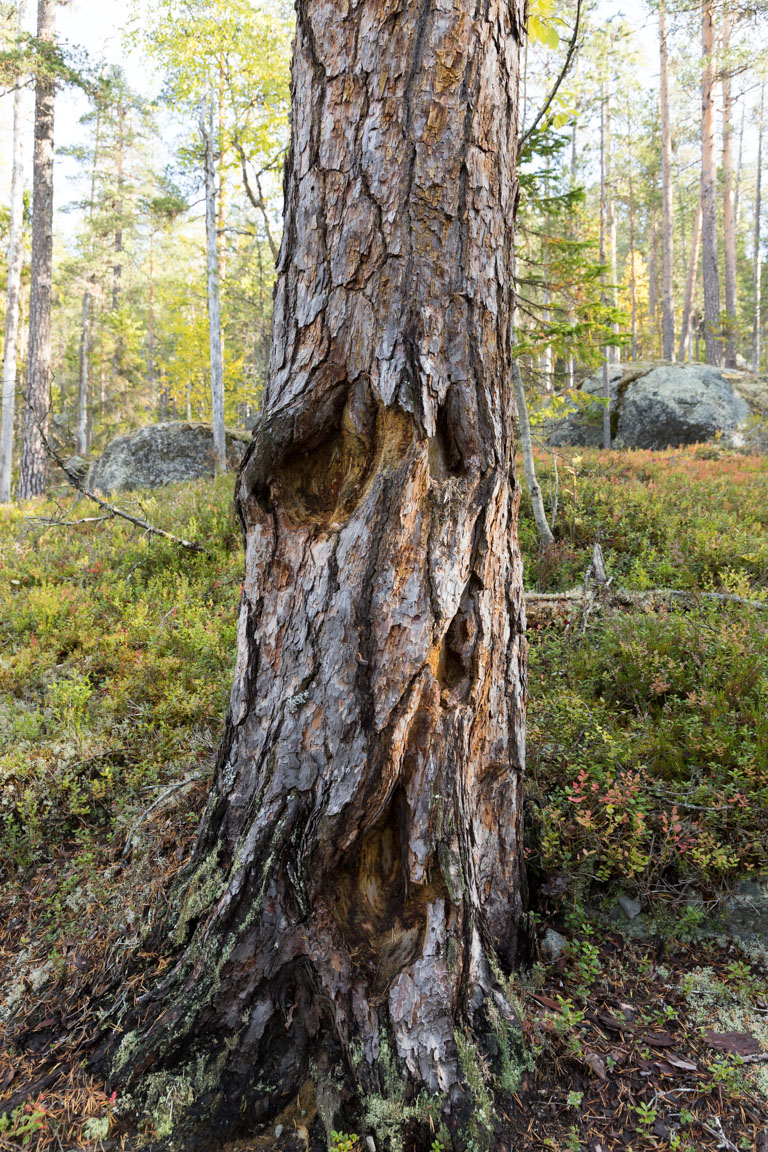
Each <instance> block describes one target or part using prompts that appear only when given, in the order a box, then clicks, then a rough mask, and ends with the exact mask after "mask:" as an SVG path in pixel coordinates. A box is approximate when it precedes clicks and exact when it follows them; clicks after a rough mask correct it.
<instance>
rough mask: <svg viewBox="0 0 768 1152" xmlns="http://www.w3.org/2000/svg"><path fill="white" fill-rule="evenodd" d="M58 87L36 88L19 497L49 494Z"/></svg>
mask: <svg viewBox="0 0 768 1152" xmlns="http://www.w3.org/2000/svg"><path fill="white" fill-rule="evenodd" d="M56 4H57V0H38V6H37V38H38V40H39V41H40V43H41V45H42V46H45V45H47V44H52V43H53V40H54V35H55V28H56ZM55 96H56V83H55V79H54V76H53V72H52V69H51V68H49V67H48V68H43V69H42V70H41V71H40V72H39V73H38V77H37V82H36V84H35V156H34V168H33V175H32V258H31V276H30V289H29V359H28V362H27V381H26V389H25V393H24V417H23V423H22V445H21V461H20V463H19V499H20V500H26V499H28V498H29V497H30V496H40V495H42V494H43V492H45V483H46V473H47V464H48V460H47V456H46V451H45V445H44V443H43V436H44V435H45V433H46V432H47V429H48V416H49V409H50V404H51V282H52V276H53V116H54V101H55Z"/></svg>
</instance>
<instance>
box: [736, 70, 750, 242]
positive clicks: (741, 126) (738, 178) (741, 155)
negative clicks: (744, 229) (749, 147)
mask: <svg viewBox="0 0 768 1152" xmlns="http://www.w3.org/2000/svg"><path fill="white" fill-rule="evenodd" d="M739 98H740V100H741V122H740V123H739V160H738V163H737V165H736V183H735V186H734V189H733V218H734V220H735V221H736V235H738V233H739V220H740V219H741V177H742V173H743V171H744V116H745V111H746V105H747V102H746V100H745V99H744V92H743V91H742V92H741V94H740V97H739Z"/></svg>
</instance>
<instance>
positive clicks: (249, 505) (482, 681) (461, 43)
mask: <svg viewBox="0 0 768 1152" xmlns="http://www.w3.org/2000/svg"><path fill="white" fill-rule="evenodd" d="M521 36H522V5H521V4H520V3H518V2H517V0H514V2H513V3H512V4H500V3H498V2H496V0H477V2H476V3H474V4H470V7H469V8H466V7H465V6H463V5H461V4H459V3H458V2H457V0H439V2H438V0H420V2H416V3H405V4H403V3H400V2H398V3H392V2H391V0H386V2H382V0H360V3H358V4H356V5H346V4H344V3H330V2H329V0H299V3H298V8H297V32H296V45H295V56H294V64H293V121H292V139H291V151H290V156H289V159H288V164H287V174H286V208H285V228H284V236H283V243H282V248H281V254H280V260H279V265H278V282H277V291H276V297H275V314H274V329H273V342H272V357H271V365H270V373H269V381H268V386H267V388H266V391H265V401H264V413H263V417H262V421H261V424H260V427H259V428H258V429H257V430H256V433H255V436H254V440H253V442H252V444H251V446H250V448H249V451H248V453H247V454H246V457H245V459H244V462H243V465H242V468H241V471H240V474H239V477H238V482H237V491H236V501H237V507H238V511H239V514H240V518H241V521H242V525H243V531H244V536H245V551H246V554H245V581H244V588H243V598H242V604H241V610H240V621H239V632H238V655H237V665H236V670H235V677H234V684H233V689H232V697H231V709H230V717H229V720H228V724H227V730H226V734H225V737H224V740H223V742H222V746H221V749H220V753H219V759H218V766H217V770H216V778H215V781H214V784H213V787H212V790H211V795H210V798H209V803H208V808H207V811H206V814H205V817H204V820H203V824H202V827H201V830H200V834H199V837H198V843H197V847H196V850H195V856H194V859H193V862H192V865H191V869H190V871H189V874H188V879H187V884H188V885H191V888H190V891H188V892H187V894H186V896H185V895H184V893H183V892H182V893H181V894H180V895H179V896H178V897H177V898H176V900H175V902H172V906H174V907H175V908H176V909H177V914H178V909H179V908H181V909H183V911H182V920H183V932H181V933H180V932H179V929H178V926H177V925H176V924H175V923H174V922H173V917H172V916H171V917H167V918H166V921H165V922H161V926H160V927H159V928H158V930H157V935H156V939H157V940H159V939H160V937H161V935H163V934H164V935H165V938H166V939H167V940H170V943H169V945H168V946H169V947H175V948H176V949H177V950H178V949H179V948H180V946H181V942H182V938H183V939H184V941H185V943H184V946H183V948H181V950H180V951H178V955H177V958H176V962H175V966H173V967H172V968H171V969H170V975H169V976H167V977H166V979H165V981H164V982H163V983H162V984H161V985H159V986H158V989H157V992H156V994H155V997H154V999H153V998H152V996H151V995H150V996H149V997H146V998H145V999H144V1001H143V1002H142V1004H141V1006H140V1013H139V1016H138V1018H137V1019H136V1020H135V1021H133V1025H134V1026H135V1027H136V1029H137V1035H139V1036H140V1037H141V1046H140V1049H139V1050H138V1051H136V1052H135V1053H133V1054H132V1056H131V1059H130V1060H129V1061H128V1062H127V1064H124V1065H123V1067H122V1070H121V1072H120V1080H121V1081H124V1082H127V1084H128V1086H129V1089H130V1091H131V1092H133V1093H134V1097H135V1099H136V1100H138V1101H140V1100H141V1093H142V1084H143V1083H145V1082H146V1078H147V1077H156V1076H157V1075H159V1074H161V1070H163V1071H164V1072H165V1074H167V1075H173V1074H174V1070H175V1069H177V1068H182V1067H186V1066H192V1065H193V1064H194V1065H195V1066H197V1065H196V1064H195V1062H196V1061H198V1060H202V1061H203V1062H205V1061H207V1062H208V1066H209V1067H216V1068H217V1069H218V1068H219V1065H218V1060H219V1058H220V1054H221V1053H222V1052H225V1053H226V1055H225V1058H224V1062H223V1065H222V1066H221V1068H220V1070H219V1071H217V1075H218V1081H217V1083H216V1084H215V1085H213V1086H210V1085H209V1086H206V1087H204V1088H202V1089H200V1090H199V1091H198V1092H197V1094H196V1095H194V1099H193V1100H190V1101H188V1102H187V1105H186V1111H182V1113H180V1114H179V1115H178V1117H177V1125H178V1131H180V1132H181V1133H182V1134H183V1141H184V1147H185V1148H190V1149H192V1148H196V1147H200V1146H205V1147H206V1148H211V1147H213V1146H215V1141H216V1139H218V1138H219V1137H221V1138H223V1137H224V1136H225V1135H228V1134H230V1133H231V1132H232V1131H234V1130H235V1129H236V1128H237V1127H238V1125H240V1126H247V1125H248V1124H252V1123H254V1122H258V1121H262V1120H266V1119H268V1118H270V1117H272V1116H274V1115H276V1114H277V1113H279V1112H280V1111H281V1110H282V1109H283V1108H284V1106H285V1102H286V1100H287V1099H288V1098H289V1097H290V1095H291V1094H294V1095H295V1093H296V1092H297V1091H299V1090H302V1089H303V1086H305V1085H306V1083H307V1080H308V1078H310V1077H313V1078H314V1080H315V1084H316V1088H315V1091H316V1096H317V1098H318V1100H320V1098H321V1097H322V1104H323V1107H322V1109H321V1111H325V1112H327V1113H328V1114H329V1115H331V1114H335V1113H338V1115H339V1116H340V1117H343V1116H344V1115H351V1114H356V1115H357V1117H358V1119H360V1120H364V1115H365V1101H366V1100H368V1102H369V1110H370V1107H371V1104H370V1102H371V1101H374V1100H376V1099H377V1098H378V1099H383V1100H385V1099H386V1096H385V1094H384V1084H383V1073H382V1060H381V1058H382V1054H383V1053H389V1054H391V1061H392V1062H393V1065H394V1066H395V1067H396V1068H397V1071H398V1075H399V1077H400V1080H401V1083H402V1086H403V1100H402V1104H403V1108H404V1109H405V1110H406V1114H407V1115H411V1114H412V1113H413V1111H414V1109H415V1108H416V1101H417V1100H419V1099H422V1100H432V1101H434V1102H436V1106H437V1107H438V1108H439V1109H440V1110H441V1111H442V1114H443V1115H444V1117H445V1120H446V1123H447V1124H448V1126H449V1127H451V1128H452V1130H453V1131H454V1132H455V1133H458V1132H459V1131H460V1129H461V1126H462V1124H463V1122H464V1120H466V1118H467V1116H468V1115H469V1113H470V1112H471V1111H472V1108H473V1101H472V1094H471V1091H470V1086H469V1085H468V1083H467V1076H466V1074H465V1072H464V1071H463V1070H462V1066H461V1061H460V1059H459V1046H458V1045H457V1041H456V1036H457V1035H461V1036H462V1037H466V1038H471V1042H477V1043H480V1044H481V1045H482V1043H483V1042H484V1041H483V1037H485V1036H486V1035H487V1034H488V1033H489V1029H490V1028H491V1023H492V1020H496V1021H498V1019H499V1018H503V1019H504V1020H509V1021H510V1022H511V1020H512V1018H513V1013H512V1012H511V1009H510V1006H509V1004H508V1002H507V999H506V997H505V994H504V990H503V987H502V985H501V983H500V981H499V979H498V978H497V977H496V976H495V975H494V972H495V971H497V968H496V965H497V964H500V965H501V967H502V968H506V969H508V968H509V966H510V965H511V964H512V963H513V961H514V957H515V946H516V933H517V924H518V920H519V917H520V914H521V909H522V904H523V885H524V876H523V866H522V856H521V851H522V849H521V842H520V824H521V820H520V817H521V812H520V796H521V776H522V772H523V764H524V691H525V659H524V643H525V642H524V619H523V601H522V578H521V564H520V556H519V551H518V547H517V507H518V500H519V492H518V487H517V482H516V479H515V474H514V457H513V427H512V409H513V403H512V380H511V354H512V348H511V343H510V321H511V317H512V309H513V282H512V267H513V263H512V221H513V218H514V212H515V204H516V198H517V185H516V180H515V173H514V157H515V151H516V147H515V145H516V139H515V137H516V120H517V86H518V76H517V66H518V53H519V45H520V39H521ZM201 893H204V894H206V899H202V900H201ZM491 1030H492V1029H491ZM462 1042H464V1041H462ZM466 1043H470V1039H468V1040H466ZM388 1059H389V1057H388ZM465 1063H466V1060H465ZM467 1067H468V1065H467ZM116 1086H117V1083H116ZM120 1086H121V1087H122V1083H121V1085H120ZM355 1110H357V1111H356V1112H355ZM201 1118H204V1119H205V1124H204V1125H201V1123H200V1121H201ZM174 1139H178V1140H181V1139H182V1137H181V1136H179V1137H176V1136H174V1137H171V1138H170V1142H173V1140H174ZM461 1142H462V1141H461V1138H460V1137H459V1136H457V1144H458V1146H461Z"/></svg>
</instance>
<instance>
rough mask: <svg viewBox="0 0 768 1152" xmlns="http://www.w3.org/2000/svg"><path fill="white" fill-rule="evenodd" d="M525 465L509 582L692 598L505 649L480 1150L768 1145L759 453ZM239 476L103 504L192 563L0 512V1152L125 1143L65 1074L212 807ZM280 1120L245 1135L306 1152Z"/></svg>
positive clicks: (119, 994) (767, 657) (68, 514)
mask: <svg viewBox="0 0 768 1152" xmlns="http://www.w3.org/2000/svg"><path fill="white" fill-rule="evenodd" d="M539 466H540V470H541V480H542V486H543V488H544V491H545V498H546V500H547V503H548V505H549V506H551V502H552V500H553V498H554V492H555V488H557V491H558V504H559V510H558V514H557V520H556V525H555V534H556V536H557V541H558V543H557V547H556V549H555V551H554V552H553V553H550V554H549V555H542V554H541V553H540V551H539V549H538V547H537V544H536V540H535V535H534V529H533V524H532V520H531V517H530V515H529V511H528V509H527V505H526V502H525V500H524V502H523V507H522V512H521V542H522V546H523V551H524V557H525V563H526V583H527V586H528V587H529V589H530V590H531V591H534V590H535V591H538V592H557V591H561V590H564V589H569V588H573V587H574V586H577V585H579V584H581V583H582V582H583V579H584V573H585V571H586V569H587V567H588V564H589V562H590V557H591V553H592V549H593V546H594V543H595V541H596V540H599V541H600V543H601V547H602V549H603V552H604V555H605V559H606V565H607V570H608V575H609V576H610V577H611V579H612V582H613V586H614V587H617V588H625V589H630V590H635V591H638V592H641V591H644V590H648V589H652V588H661V587H663V588H675V589H678V590H681V591H685V592H686V593H688V594H689V595H688V596H687V597H686V598H680V599H679V600H678V601H675V602H672V603H662V604H660V605H659V604H654V605H652V606H646V607H644V608H639V607H638V608H635V609H629V610H628V609H627V607H626V605H621V604H619V603H618V602H617V601H615V600H613V599H612V597H611V594H610V591H609V592H608V593H606V594H604V595H603V596H602V597H601V599H600V600H599V601H598V602H596V604H595V605H594V607H593V609H592V610H591V611H590V612H589V613H588V614H587V615H585V614H584V613H583V612H581V611H578V612H574V613H572V614H571V616H570V618H565V619H561V620H559V621H558V622H556V623H555V624H554V625H552V626H549V627H545V626H539V627H537V628H534V629H531V631H530V633H529V641H530V672H529V695H530V704H529V777H528V796H527V808H526V830H527V849H526V850H527V855H528V865H529V877H530V883H531V911H530V913H529V916H528V933H527V935H528V945H527V957H526V962H525V964H524V965H523V966H522V967H521V969H520V971H519V972H518V973H516V974H515V976H514V979H513V986H514V991H515V994H516V995H517V997H518V999H519V1001H520V1005H521V1016H522V1022H523V1039H524V1048H525V1064H526V1070H525V1071H524V1072H523V1074H522V1077H521V1080H520V1083H519V1086H518V1090H517V1092H516V1093H515V1094H514V1095H513V1096H512V1097H509V1098H507V1099H506V1100H499V1101H498V1107H497V1109H496V1115H495V1123H496V1125H497V1127H498V1133H497V1138H496V1147H497V1149H499V1150H500V1152H501V1150H502V1149H503V1150H504V1152H512V1149H514V1150H515V1152H521V1150H524V1152H528V1150H530V1152H534V1150H538V1149H550V1150H552V1152H567V1150H573V1152H576V1150H580V1149H583V1150H588V1152H609V1150H610V1152H614V1150H617V1149H627V1148H629V1149H632V1150H634V1152H645V1150H646V1149H673V1150H674V1149H679V1150H685V1152H699V1150H703V1149H712V1150H714V1149H726V1150H729V1149H730V1150H734V1149H736V1150H738V1152H748V1150H752V1149H757V1150H758V1152H760V1150H762V1152H768V951H767V950H766V949H767V948H768V936H767V935H766V934H765V933H766V929H767V928H768V897H763V895H762V889H761V887H760V884H759V882H758V881H759V878H760V877H762V876H763V875H768V643H766V640H767V639H768V636H767V633H768V611H764V610H763V608H762V606H761V605H762V604H764V603H765V604H766V605H768V458H766V457H757V456H746V455H738V454H732V453H723V452H721V451H720V450H719V449H718V448H717V447H711V446H705V447H700V448H691V449H683V450H675V451H668V452H664V453H649V452H632V453H614V454H610V453H598V452H591V451H586V450H585V451H581V452H578V453H577V452H569V453H566V454H565V455H561V456H560V458H559V460H558V469H557V480H555V470H554V467H553V461H552V459H551V458H549V457H544V456H542V457H541V458H540V459H539ZM231 486H232V481H231V478H226V477H225V478H223V479H222V480H219V481H216V482H210V483H200V484H188V485H179V486H176V487H174V488H173V489H170V490H167V491H164V492H163V493H162V495H159V494H158V493H155V494H151V495H142V496H141V497H139V496H127V497H125V502H126V503H127V504H130V506H131V509H132V510H133V511H134V512H136V513H138V514H139V515H141V516H143V517H145V518H146V519H148V520H150V521H151V522H154V523H157V524H158V525H159V526H161V527H163V528H166V529H168V530H169V531H172V532H176V533H178V534H180V535H184V536H186V537H191V538H193V539H195V540H198V541H200V542H201V543H203V544H205V546H206V548H207V549H208V554H207V555H203V554H193V553H189V552H184V551H182V550H181V549H179V548H178V547H177V546H175V545H174V544H173V543H172V542H170V541H167V540H162V539H158V538H156V537H155V538H150V537H147V536H145V535H144V534H142V533H141V532H139V531H138V530H137V529H135V528H133V527H132V526H130V525H128V524H126V523H124V522H120V521H117V520H110V519H103V518H102V517H101V514H100V513H96V512H95V511H94V509H93V508H91V507H89V506H88V505H87V503H86V502H85V501H84V500H79V501H76V500H75V498H74V497H73V495H72V494H71V492H70V491H68V490H64V489H63V490H62V491H61V492H60V493H59V494H58V496H57V495H55V494H54V496H53V497H52V498H51V499H49V500H47V501H45V502H40V503H36V504H34V505H30V506H28V507H26V508H24V509H13V510H11V511H8V510H5V511H2V512H0V637H2V648H1V653H2V654H0V784H1V786H2V787H1V789H0V1150H3V1152H4V1150H6V1149H16V1148H20V1147H27V1148H34V1149H38V1148H39V1149H45V1150H46V1152H47V1150H48V1149H57V1150H66V1152H70V1150H72V1152H74V1150H75V1149H86V1148H87V1149H94V1150H95V1149H102V1148H103V1149H109V1148H121V1147H124V1148H129V1147H133V1146H135V1147H137V1146H138V1145H137V1144H136V1141H135V1140H133V1141H132V1140H131V1139H130V1138H129V1137H127V1136H118V1135H117V1132H118V1130H119V1126H118V1123H117V1117H118V1116H119V1112H120V1099H119V1096H115V1095H112V1094H108V1092H107V1090H106V1088H105V1086H104V1084H103V1083H102V1082H100V1081H99V1080H98V1078H97V1077H96V1076H94V1075H93V1074H92V1072H91V1071H89V1063H88V1062H89V1059H90V1057H91V1055H92V1053H93V1049H94V1046H95V1045H97V1043H98V1036H99V1034H100V1030H101V1016H100V1015H99V1013H100V1011H101V1010H102V1009H103V1008H104V1006H105V1005H106V1006H109V1004H110V1003H114V1002H115V1001H116V1000H117V999H118V998H125V997H130V996H132V995H136V994H138V992H139V991H140V981H141V979H142V977H141V976H140V974H138V971H137V972H136V974H135V975H134V977H132V980H133V983H129V984H125V983H122V984H117V983H116V980H115V973H116V972H119V971H121V961H122V958H123V957H124V956H125V955H127V954H130V953H131V952H132V951H136V950H139V949H140V942H141V938H142V924H143V923H144V922H145V919H146V915H147V913H148V911H149V909H150V908H151V907H152V906H153V904H154V903H155V902H156V901H158V900H162V899H163V897H164V893H165V892H166V891H167V887H168V884H169V883H170V882H171V880H172V878H173V876H174V875H175V873H176V872H177V870H178V869H179V868H180V867H181V866H182V865H183V863H184V861H185V860H186V859H187V857H188V854H189V852H190V850H191V846H192V842H193V838H194V833H195V829H196V825H197V822H198V818H199V814H200V811H201V808H202V805H203V803H204V798H205V794H206V787H207V777H208V773H209V771H210V766H211V763H212V758H213V755H214V752H215V747H216V742H217V739H218V735H219V731H220V727H221V719H222V716H223V714H224V712H225V709H226V701H227V697H228V691H229V681H230V676H231V670H232V664H233V658H234V639H235V624H236V608H237V601H238V597H239V589H240V577H241V569H242V553H241V549H240V543H239V533H238V529H237V526H236V524H235V521H234V517H233V515H232V510H231ZM94 517H95V519H94ZM706 592H722V593H725V594H727V595H729V596H732V597H736V598H737V599H734V600H726V601H721V600H715V599H712V598H707V597H706V596H704V595H702V594H703V593H706ZM738 598H740V599H738ZM744 601H754V602H756V603H753V604H748V603H744ZM745 877H751V878H752V879H753V883H752V886H751V887H750V886H749V882H747V886H746V887H745V886H744V885H745V880H744V878H745ZM734 891H735V893H736V895H735V896H734ZM739 894H741V895H739ZM750 901H752V903H751V904H750ZM745 909H746V911H745ZM761 914H762V915H764V916H765V918H766V919H765V922H764V923H763V924H762V925H760V924H758V923H757V919H758V918H759V916H760V915H761ZM740 917H741V919H740ZM745 917H746V929H745V926H744V925H745ZM750 918H751V920H752V921H753V922H752V923H750V922H749V921H750ZM755 928H757V929H760V928H762V931H763V935H762V936H760V934H759V931H758V932H757V934H754V933H753V934H750V931H749V929H755ZM297 1124H298V1126H294V1127H292V1128H291V1129H290V1131H287V1130H286V1131H284V1132H283V1133H282V1135H281V1136H280V1137H276V1136H275V1134H274V1130H273V1129H272V1130H270V1131H269V1132H267V1133H264V1134H263V1135H262V1137H261V1138H259V1139H258V1140H253V1141H251V1142H246V1143H243V1144H241V1145H240V1146H239V1147H240V1148H241V1149H242V1150H243V1152H245V1150H246V1149H255V1148H259V1149H268V1148H278V1147H283V1148H286V1149H288V1148H295V1149H296V1150H297V1152H298V1149H300V1148H304V1147H305V1146H306V1141H305V1140H304V1138H303V1137H304V1132H303V1131H302V1128H306V1129H307V1130H311V1129H312V1115H311V1113H310V1114H308V1115H307V1116H306V1117H305V1118H304V1123H301V1118H300V1117H299V1120H298V1121H297ZM337 1144H338V1142H337ZM321 1146H322V1145H318V1144H316V1142H315V1143H313V1138H312V1136H311V1135H310V1147H321ZM338 1146H339V1147H340V1146H341V1145H338ZM353 1147H354V1143H352V1144H349V1148H350V1149H351V1148H353ZM358 1147H359V1148H360V1149H364V1147H365V1145H364V1143H363V1142H362V1141H360V1142H358ZM382 1147H383V1145H382V1144H381V1142H379V1148H380V1150H381V1148H382ZM406 1147H408V1145H406ZM408 1152H410V1149H409V1150H408ZM419 1152H421V1148H419ZM423 1152H428V1149H426V1148H425V1149H424V1150H423Z"/></svg>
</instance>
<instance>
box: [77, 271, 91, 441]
mask: <svg viewBox="0 0 768 1152" xmlns="http://www.w3.org/2000/svg"><path fill="white" fill-rule="evenodd" d="M92 299H93V297H92V295H91V286H90V284H89V285H88V287H87V288H86V290H85V292H84V293H83V309H82V315H81V319H80V364H79V372H78V380H77V435H76V445H77V453H78V455H79V456H85V454H86V452H87V451H88V447H89V444H88V394H89V381H90V352H91V310H92Z"/></svg>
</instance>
